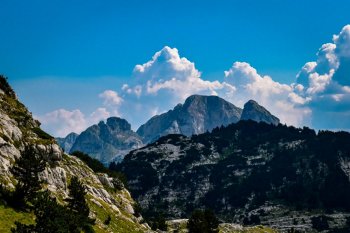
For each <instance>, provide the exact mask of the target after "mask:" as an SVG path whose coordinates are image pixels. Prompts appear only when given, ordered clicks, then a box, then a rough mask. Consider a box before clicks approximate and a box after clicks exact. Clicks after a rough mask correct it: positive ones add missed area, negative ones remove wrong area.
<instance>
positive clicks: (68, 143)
mask: <svg viewBox="0 0 350 233" xmlns="http://www.w3.org/2000/svg"><path fill="white" fill-rule="evenodd" d="M78 136H79V134H77V133H74V132H72V133H70V134H68V135H67V136H66V137H64V138H60V137H59V138H56V141H57V143H58V145H60V146H61V148H62V149H63V150H64V151H66V152H69V151H70V149H71V148H72V146H73V144H74V143H75V140H76V139H77V137H78Z"/></svg>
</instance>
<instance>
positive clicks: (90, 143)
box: [70, 117, 143, 164]
mask: <svg viewBox="0 0 350 233" xmlns="http://www.w3.org/2000/svg"><path fill="white" fill-rule="evenodd" d="M142 145H143V144H142V140H141V138H140V137H139V136H138V135H137V134H136V133H135V132H134V131H132V130H131V126H130V124H129V123H128V122H127V121H126V120H124V119H121V118H118V117H110V118H108V119H107V121H106V122H104V121H101V122H100V123H98V124H97V125H93V126H90V127H89V128H87V129H86V130H85V131H83V132H82V133H81V134H80V135H79V136H78V137H77V138H76V140H75V143H74V144H73V146H72V148H71V149H70V152H73V151H81V152H84V153H86V154H89V155H90V156H91V157H93V158H95V159H98V160H99V161H101V162H102V163H104V164H109V163H110V162H111V161H120V160H121V159H122V158H123V157H124V155H125V154H127V153H128V152H129V151H130V150H132V149H136V148H140V147H141V146H142Z"/></svg>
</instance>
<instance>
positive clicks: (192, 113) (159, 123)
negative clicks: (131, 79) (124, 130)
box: [137, 95, 242, 143]
mask: <svg viewBox="0 0 350 233" xmlns="http://www.w3.org/2000/svg"><path fill="white" fill-rule="evenodd" d="M241 113H242V109H240V108H238V107H236V106H234V105H233V104H231V103H229V102H227V101H225V100H224V99H222V98H220V97H217V96H200V95H192V96H190V97H188V98H187V99H186V101H185V103H184V104H179V105H177V106H176V107H175V108H174V109H173V110H170V111H168V112H167V113H164V114H161V115H159V116H154V117H153V118H151V119H150V120H149V121H148V122H146V123H145V124H144V125H142V126H141V127H140V128H139V129H138V130H137V133H138V134H139V135H140V136H141V137H142V138H143V140H144V142H145V143H149V142H152V141H154V140H156V139H158V138H159V137H161V136H164V135H167V134H183V135H186V136H190V135H193V134H201V133H204V132H206V131H211V130H212V129H213V128H215V127H217V126H221V125H224V126H226V125H228V124H231V123H235V122H237V121H239V119H240V117H241Z"/></svg>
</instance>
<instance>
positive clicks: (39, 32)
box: [0, 0, 350, 136]
mask: <svg viewBox="0 0 350 233" xmlns="http://www.w3.org/2000/svg"><path fill="white" fill-rule="evenodd" d="M0 12H1V14H0V28H1V30H0V55H1V56H0V72H1V73H3V74H5V75H6V76H8V77H9V78H10V83H11V84H12V85H13V86H14V88H15V90H16V92H17V93H18V95H19V97H20V99H21V101H23V102H24V103H25V104H26V105H27V106H28V107H29V108H30V110H31V111H32V112H33V114H34V115H35V116H36V117H37V118H39V119H40V120H42V121H43V127H44V128H45V129H46V130H48V131H49V132H50V133H52V134H55V135H61V136H62V135H63V134H65V133H66V132H68V131H69V130H70V129H71V130H73V131H80V130H82V129H83V128H84V127H86V126H87V125H89V124H91V123H94V121H97V120H99V118H102V116H111V115H120V116H122V117H125V118H126V119H127V120H129V121H130V122H131V123H132V124H133V127H134V128H136V127H137V126H138V125H140V124H141V123H143V122H144V121H145V120H146V119H147V118H148V117H150V116H151V115H152V114H155V113H160V112H163V111H165V110H167V109H169V108H172V107H173V105H174V104H176V102H181V101H182V100H183V99H184V97H185V95H187V94H195V93H197V92H198V93H203V94H207V92H209V94H213V93H214V92H215V94H219V95H220V96H222V97H227V99H229V100H230V101H231V102H233V103H235V104H237V105H242V104H243V102H244V101H245V100H246V99H247V98H254V97H256V96H254V95H250V94H247V93H246V92H244V93H240V88H239V85H237V83H235V82H231V85H232V86H234V87H235V88H236V89H238V90H236V91H235V93H236V94H235V95H233V94H232V93H231V94H232V95H231V97H230V96H229V95H228V94H227V92H225V94H223V93H220V91H218V90H219V89H220V90H223V89H225V88H226V87H225V88H224V87H221V86H218V85H216V86H215V84H214V82H215V81H219V82H221V83H222V82H224V80H226V82H227V83H230V81H227V80H228V79H230V78H235V80H238V79H239V78H237V77H236V76H237V72H236V70H237V69H250V68H251V69H255V70H256V71H257V75H259V77H261V78H262V79H261V80H264V79H263V78H264V76H265V75H268V76H270V77H271V78H272V79H273V80H274V81H275V82H277V83H279V84H285V85H291V84H292V83H294V82H296V75H297V74H298V73H299V72H300V71H301V69H302V67H303V66H304V65H305V63H306V62H310V61H317V59H319V56H318V55H316V53H317V52H318V50H319V49H320V47H321V46H322V45H323V44H325V43H334V44H336V42H334V41H333V40H332V36H333V35H335V34H336V35H338V34H339V33H340V32H341V30H342V29H343V27H344V26H346V25H348V24H349V23H350V14H349V12H350V2H349V1H346V0H343V1H340V0H338V1H330V0H329V1H326V0H318V1H311V0H310V1H295V0H294V1H292V0H286V1H280V0H275V1H273V0H270V1H260V0H259V1H258V0H255V1H253V0H250V1H249V0H248V1H220V2H219V1H203V0H202V1H164V0H163V1H157V0H156V1H133V0H130V1H89V0H84V1H62V0H60V1H58V0H57V1H55V0H52V1H36V0H33V1H20V0H2V1H1V3H0ZM344 43H345V45H346V44H347V43H348V42H347V41H345V42H344ZM165 46H169V49H170V50H167V49H165V50H164V47H165ZM174 48H177V50H176V51H175V52H174V50H172V49H174ZM158 51H163V53H162V54H161V55H164V54H165V55H164V56H165V57H166V58H169V56H168V55H169V54H170V56H175V58H176V56H177V55H176V53H177V54H178V56H179V57H180V60H181V58H186V59H187V61H188V63H194V66H195V67H192V68H191V67H189V66H187V65H188V64H187V63H186V62H185V63H183V64H182V65H184V67H185V69H187V71H188V72H192V71H193V70H195V71H198V72H200V74H198V75H197V74H195V73H193V72H192V73H191V74H188V73H186V72H185V73H181V74H179V73H178V72H175V71H179V70H176V67H177V66H176V64H175V63H174V64H173V67H169V66H167V67H166V68H164V66H163V65H164V64H163V63H159V64H158V63H157V62H153V63H152V64H157V67H156V68H152V69H150V70H149V71H145V72H139V71H137V70H136V71H135V66H136V65H137V64H141V65H142V64H144V63H147V62H149V61H152V56H153V55H155V53H156V52H158ZM167 54H168V55H167ZM159 57H160V58H161V57H162V56H159ZM156 60H157V58H156ZM180 60H179V61H180ZM339 60H341V61H343V60H344V62H339V64H340V63H341V65H339V64H337V65H336V69H335V70H337V69H338V67H339V66H340V67H342V70H347V68H349V69H350V66H348V62H347V59H345V58H344V59H340V58H339ZM236 61H240V62H246V63H248V64H249V66H244V65H242V64H241V65H239V64H236V66H234V65H233V63H234V62H236ZM162 64H163V65H162ZM159 67H163V68H159ZM174 67H175V68H174ZM232 67H233V68H234V69H233V70H234V71H235V72H232V74H231V76H230V75H228V76H227V77H225V75H224V71H229V70H230V69H231V68H232ZM318 67H321V65H319V66H318ZM344 67H345V68H344ZM169 69H170V70H169ZM174 69H175V71H174ZM317 69H321V68H317ZM159 70H161V71H162V72H161V73H159ZM182 71H183V70H182ZM152 72H153V73H152ZM154 72H155V73H156V74H158V75H159V74H161V75H162V76H164V77H168V78H169V80H170V79H171V78H173V77H177V78H178V79H179V80H184V79H186V77H187V76H186V75H190V76H191V77H196V78H200V79H201V80H206V81H208V82H212V84H208V83H205V84H204V83H198V85H199V86H201V88H194V89H191V90H188V91H187V92H185V93H181V95H180V96H179V95H178V96H176V94H174V92H176V88H175V89H174V88H169V86H166V85H163V84H164V80H166V78H164V77H156V80H154V79H153V81H152V83H151V84H152V87H155V86H156V84H160V83H161V84H162V86H159V85H158V86H157V88H156V89H154V88H153V92H150V91H148V93H147V94H148V95H147V94H146V92H145V91H143V92H142V94H137V96H135V95H134V96H132V95H131V93H134V91H133V90H135V87H136V86H143V87H144V88H146V86H147V84H146V80H149V79H152V77H154V76H155V73H154ZM164 72H165V73H164ZM174 72H175V73H174ZM310 72H311V71H310ZM315 72H316V71H315ZM243 73H244V72H243ZM311 73H312V72H311ZM311 73H310V74H309V75H311ZM328 73H329V72H328ZM342 73H345V75H347V74H348V73H349V72H348V73H347V72H342ZM146 74H147V75H146ZM168 74H169V75H170V74H172V76H169V75H168ZM317 74H319V75H322V74H323V73H321V72H317ZM177 75H178V76H177ZM138 76H142V79H143V80H142V81H139V80H138ZM185 76H186V77H185ZM338 76H339V75H338ZM184 77H185V78H184ZM344 79H345V80H350V77H344ZM257 80H259V79H257ZM310 80H312V79H310ZM184 83H185V82H184ZM123 84H128V86H129V89H128V88H126V87H125V88H124V89H123V90H122V89H121V88H122V86H123ZM177 84H179V83H177ZM234 84H235V85H234ZM240 84H241V83H240ZM256 84H257V85H258V84H259V83H256ZM169 85H170V84H169ZM171 85H173V84H171ZM179 85H180V84H179ZM208 85H209V86H208ZM327 85H328V84H327ZM203 86H205V87H203ZM304 86H305V85H304ZM333 86H334V85H333ZM343 86H345V89H344V88H343V89H344V90H345V92H344V93H345V94H344V93H343V92H342V91H337V92H336V93H333V95H347V92H346V91H347V89H346V87H347V85H346V82H345V84H344V85H343ZM260 87H261V85H260V84H259V88H260ZM281 88H282V89H283V88H284V87H281ZM180 89H181V88H180ZM285 89H286V88H284V89H283V90H284V91H286V90H285ZM333 89H334V88H333ZM343 89H342V90H343ZM106 90H111V91H113V92H115V93H116V94H117V95H115V94H112V96H111V92H108V94H106V93H105V94H103V93H104V92H105V91H106ZM128 90H129V93H128ZM270 91H271V90H270ZM322 91H323V93H325V90H321V91H316V92H317V93H320V92H322ZM291 92H293V93H294V91H293V90H289V92H288V93H286V92H279V93H280V95H291ZM316 92H315V93H316ZM144 93H145V94H144ZM237 93H238V94H237ZM310 93H311V94H312V95H313V96H312V97H310V95H311V94H310ZM315 93H314V92H312V89H310V90H309V92H308V94H306V93H296V94H297V95H298V97H300V98H304V101H306V102H307V103H308V104H307V105H306V104H305V103H303V104H302V105H303V106H297V107H298V111H296V112H295V111H294V110H290V111H289V113H291V114H296V115H297V116H295V118H296V119H297V118H298V117H300V114H306V115H307V114H309V118H308V119H306V117H305V119H306V120H305V119H304V120H298V121H294V120H290V119H287V118H286V117H283V114H286V113H285V112H284V113H281V115H282V119H285V121H286V122H287V123H290V124H297V125H304V124H306V125H310V126H313V127H316V128H330V129H349V128H350V122H349V120H347V121H346V120H345V123H344V124H332V122H331V121H328V120H327V118H323V119H318V118H319V117H318V115H317V116H316V115H315V114H316V113H319V112H321V114H322V112H325V111H326V110H327V109H321V108H319V107H317V109H316V107H315V106H319V105H320V104H319V103H315V100H316V99H317V100H319V99H324V95H317V96H316V97H315ZM260 94H261V93H260ZM293 95H294V94H293ZM118 98H119V101H118ZM259 98H260V97H258V100H259ZM271 98H279V97H278V96H277V97H276V96H275V97H271ZM307 98H312V100H308V99H307ZM334 98H336V97H334ZM345 99H346V98H345ZM299 100H300V99H299ZM342 101H343V100H342ZM346 101H347V100H344V104H345V107H344V109H345V110H343V111H341V114H340V115H341V116H343V117H344V116H348V115H347V114H349V113H348V112H347V109H350V107H349V105H347V102H346ZM260 102H262V103H264V104H265V105H267V106H266V107H267V108H269V109H272V110H274V112H275V113H276V115H278V113H280V111H281V110H280V109H277V108H278V107H277V106H273V105H271V106H270V102H271V100H270V101H267V100H265V99H262V100H261V101H260ZM299 102H300V101H299ZM338 102H339V101H338ZM338 102H337V103H338ZM281 104H282V105H283V104H284V103H281ZM294 105H295V103H294ZM294 105H293V106H294ZM299 105H300V103H299ZM321 105H322V104H321ZM135 106H136V107H135ZM142 106H143V107H142ZM336 106H338V105H336ZM347 107H349V108H347ZM145 108H147V109H150V111H149V112H148V113H145ZM283 108H285V109H284V111H288V107H286V106H284V107H283ZM294 108H295V106H294ZM294 108H293V109H294ZM98 109H99V110H98ZM103 109H104V110H103ZM300 109H302V113H301V112H300V111H301V110H300ZM57 110H65V111H66V112H62V111H61V112H56V113H54V112H55V111H57ZM75 110H77V111H78V114H77V111H75ZM96 110H98V111H96ZM74 111H75V112H74ZM138 111H140V112H142V113H143V114H138ZM332 111H336V112H339V109H336V110H332ZM94 112H95V113H96V114H95V115H94V116H96V117H91V115H93V113H94ZM97 112H98V113H99V114H97ZM50 113H52V114H50ZM70 113H71V115H69V114H70ZM135 113H136V114H135ZM67 114H68V115H69V116H70V117H68V118H70V119H77V120H76V121H71V122H69V123H65V124H63V123H60V124H58V123H57V122H58V121H59V119H61V118H62V117H63V120H65V121H67V119H66V118H67ZM76 114H77V115H79V114H80V115H79V116H77V115H76ZM327 114H331V113H330V112H329V110H327ZM98 116H99V117H98ZM341 116H339V117H340V119H342V118H341ZM49 117H51V118H52V119H54V120H52V119H51V120H50V119H48V118H49ZM55 117H56V118H57V119H55ZM65 117H66V118H65ZM75 117H76V118H75ZM82 119H83V120H82ZM344 119H346V118H344ZM61 120H62V119H61ZM82 121H84V122H83V123H82ZM78 124H80V126H79V127H76V125H78ZM62 127H64V128H65V130H64V131H59V129H60V128H62Z"/></svg>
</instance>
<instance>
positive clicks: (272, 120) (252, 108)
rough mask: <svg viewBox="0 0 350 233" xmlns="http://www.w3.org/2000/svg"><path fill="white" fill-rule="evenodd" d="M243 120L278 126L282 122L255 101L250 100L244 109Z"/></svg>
mask: <svg viewBox="0 0 350 233" xmlns="http://www.w3.org/2000/svg"><path fill="white" fill-rule="evenodd" d="M241 120H253V121H257V122H261V121H262V122H265V123H268V124H273V125H278V124H279V123H280V120H279V119H278V118H277V117H275V116H274V115H272V114H271V113H270V112H269V111H268V110H266V108H264V107H263V106H261V105H259V104H258V103H257V102H255V101H254V100H249V101H248V102H247V103H246V104H245V105H244V108H243V112H242V116H241Z"/></svg>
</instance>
